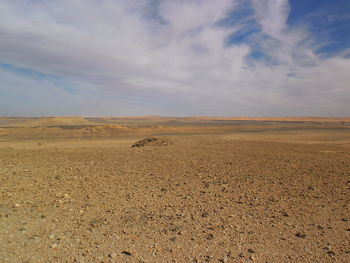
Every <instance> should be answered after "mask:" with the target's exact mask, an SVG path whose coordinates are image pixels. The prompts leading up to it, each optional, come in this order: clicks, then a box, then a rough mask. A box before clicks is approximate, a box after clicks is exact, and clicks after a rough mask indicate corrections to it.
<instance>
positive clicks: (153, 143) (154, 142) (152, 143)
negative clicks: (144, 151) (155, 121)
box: [131, 137, 172, 148]
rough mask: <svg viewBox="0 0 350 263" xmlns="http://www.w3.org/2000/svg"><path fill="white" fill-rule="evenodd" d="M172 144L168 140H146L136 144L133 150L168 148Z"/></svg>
mask: <svg viewBox="0 0 350 263" xmlns="http://www.w3.org/2000/svg"><path fill="white" fill-rule="evenodd" d="M170 144H172V142H170V141H169V140H168V139H167V138H153V137H150V138H145V139H143V140H140V141H138V142H136V143H134V144H133V145H132V146H131V148H134V147H144V146H168V145H170Z"/></svg>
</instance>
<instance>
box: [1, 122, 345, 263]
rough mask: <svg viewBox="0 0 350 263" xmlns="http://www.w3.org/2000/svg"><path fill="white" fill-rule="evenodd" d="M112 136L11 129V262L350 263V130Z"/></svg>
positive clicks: (7, 206)
mask: <svg viewBox="0 0 350 263" xmlns="http://www.w3.org/2000/svg"><path fill="white" fill-rule="evenodd" d="M26 121H27V120H26ZM45 121H46V120H45ZM92 121H93V120H89V122H92ZM80 122H81V123H84V121H80ZM95 122H96V121H95ZM37 123H41V122H40V121H38V120H37ZM81 123H79V125H81ZM180 124H181V123H180ZM3 125H5V126H6V125H10V126H11V123H10V124H9V123H6V124H3ZM16 125H17V126H18V127H21V125H20V121H18V120H17V121H16ZM50 125H51V123H50ZM59 125H61V122H60V124H59ZM89 125H90V124H89ZM103 125H106V124H103ZM113 125H121V126H120V127H119V130H118V131H119V133H118V132H117V131H113V133H112V134H114V135H115V136H112V137H109V135H110V134H109V133H107V134H106V133H105V131H106V130H105V129H102V130H101V129H98V128H97V127H95V126H93V127H91V126H88V127H83V128H80V127H78V128H76V129H63V128H60V127H51V128H50V127H47V126H46V127H41V128H28V126H23V127H22V128H18V127H16V128H3V130H2V131H3V133H0V140H1V142H0V262H105V263H107V262H262V263H265V262H269V263H274V262H306V263H309V262H310V263H311V262H312V263H313V262H343V263H347V262H350V243H349V242H350V221H349V220H350V218H349V215H350V211H349V210H350V209H349V204H350V202H349V201H350V129H349V128H348V127H347V126H346V125H345V126H341V127H340V126H337V127H334V126H332V125H333V124H327V125H329V126H326V127H324V126H322V127H323V128H321V127H319V128H318V129H314V128H312V127H314V126H312V125H314V124H307V125H306V124H303V127H302V129H299V128H298V129H290V125H287V124H278V127H279V128H278V129H272V130H271V129H267V128H266V127H267V126H269V124H266V126H259V125H260V124H259V125H256V126H254V127H255V128H254V129H253V128H252V127H253V126H252V124H251V123H249V127H250V128H249V127H248V126H244V125H243V127H242V126H240V128H239V129H235V128H232V127H231V126H229V127H228V128H227V127H225V131H224V132H223V130H222V127H217V128H215V126H210V127H208V126H205V127H204V126H203V127H198V126H196V127H194V126H186V127H187V130H186V132H178V134H172V135H168V136H166V140H167V141H168V142H171V143H169V144H167V145H166V147H159V145H152V143H151V144H149V145H147V147H131V146H132V145H133V144H134V143H136V142H138V141H140V140H142V139H145V138H148V137H151V138H156V139H157V140H160V141H162V140H164V138H165V137H163V136H157V134H158V133H159V130H162V131H164V130H167V129H168V130H169V129H173V128H172V127H170V126H166V125H163V127H161V128H159V127H158V129H159V130H157V129H155V128H154V127H153V126H152V127H153V128H150V127H145V125H144V124H142V125H141V124H140V125H139V126H140V127H139V128H137V127H136V126H134V128H132V127H131V126H132V125H129V126H128V125H125V123H124V124H123V123H115V124H113ZM274 125H275V124H274ZM298 125H300V124H298ZM308 125H309V126H308ZM322 125H325V124H322ZM141 126H142V127H141ZM180 126H181V125H180ZM122 127H126V128H125V129H123V128H122ZM181 127H184V126H181ZM269 127H270V126H269ZM274 127H275V126H274ZM298 127H299V126H298ZM308 127H311V128H309V129H308ZM294 128H295V127H294ZM50 129H54V130H55V132H53V130H50ZM80 129H94V133H90V135H89V136H87V135H86V136H85V137H79V136H77V134H80V132H81V131H80ZM106 129H107V128H106ZM152 129H153V130H152ZM177 129H180V128H178V127H177ZM191 129H193V130H191ZM215 129H216V130H215ZM5 130H6V132H5ZM77 130H79V133H75V132H77ZM128 130H131V131H133V132H130V133H127V132H126V133H125V131H128ZM194 130H195V132H192V131H194ZM0 131H1V129H0ZM60 131H61V132H62V133H60ZM69 131H70V132H71V135H70V136H68V135H69ZM176 131H178V130H175V129H174V130H173V132H174V133H176ZM92 134H94V135H95V136H92ZM120 134H121V135H120ZM24 135H26V136H28V137H26V138H25V140H24V139H23V136H24ZM30 135H33V137H30ZM150 135H151V136H150ZM74 136H77V137H76V138H75V137H74ZM38 138H40V140H39V139H38ZM152 142H154V141H152Z"/></svg>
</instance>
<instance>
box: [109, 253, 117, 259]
mask: <svg viewBox="0 0 350 263" xmlns="http://www.w3.org/2000/svg"><path fill="white" fill-rule="evenodd" d="M108 256H109V257H110V258H116V257H117V254H116V253H112V254H110V255H108Z"/></svg>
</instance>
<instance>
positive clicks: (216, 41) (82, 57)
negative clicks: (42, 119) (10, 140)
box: [0, 0, 350, 116]
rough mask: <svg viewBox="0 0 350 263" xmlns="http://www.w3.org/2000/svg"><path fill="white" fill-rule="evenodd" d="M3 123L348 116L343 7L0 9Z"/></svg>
mask: <svg viewBox="0 0 350 263" xmlns="http://www.w3.org/2000/svg"><path fill="white" fill-rule="evenodd" d="M0 13H1V15H0V34H1V37H0V80H1V82H0V116H48V115H84V116H103V115H109V116H112V115H150V114H152V115H172V116H174V115H176V116H188V115H211V116H213V115H223V116H242V115H246V116H247V115H250V116H349V115H350V106H349V105H350V103H349V101H350V74H349V73H348V72H350V1H348V0H333V1H326V0H317V1H316V0H307V1H305V0H304V1H303V0H289V1H288V0H177V1H168V0H137V1H136V0H135V1H132V0H113V1H112V0H84V1H83V0H73V1H72V0H62V1H49V0H35V1H34V0H3V1H1V3H0Z"/></svg>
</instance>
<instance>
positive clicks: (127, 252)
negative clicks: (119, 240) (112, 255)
mask: <svg viewBox="0 0 350 263" xmlns="http://www.w3.org/2000/svg"><path fill="white" fill-rule="evenodd" d="M122 254H123V255H125V256H131V255H132V254H131V253H130V252H129V251H125V250H124V251H122Z"/></svg>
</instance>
